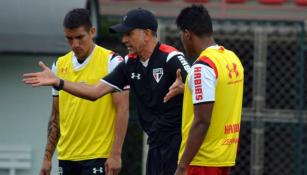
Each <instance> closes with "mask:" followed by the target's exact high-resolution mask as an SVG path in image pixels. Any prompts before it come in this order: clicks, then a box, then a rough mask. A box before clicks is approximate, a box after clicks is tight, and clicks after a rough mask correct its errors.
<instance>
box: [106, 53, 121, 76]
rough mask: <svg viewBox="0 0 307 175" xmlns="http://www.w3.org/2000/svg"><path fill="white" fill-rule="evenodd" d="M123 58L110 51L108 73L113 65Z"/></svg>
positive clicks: (112, 68)
mask: <svg viewBox="0 0 307 175" xmlns="http://www.w3.org/2000/svg"><path fill="white" fill-rule="evenodd" d="M123 60H124V59H123V57H121V56H120V55H117V54H115V53H111V54H110V57H109V65H108V73H110V72H112V71H113V70H114V69H115V67H116V66H117V65H118V64H119V63H120V62H122V61H123Z"/></svg>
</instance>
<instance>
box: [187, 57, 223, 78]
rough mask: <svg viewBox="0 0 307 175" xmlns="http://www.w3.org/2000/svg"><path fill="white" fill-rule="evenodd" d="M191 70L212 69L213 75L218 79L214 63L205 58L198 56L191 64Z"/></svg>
mask: <svg viewBox="0 0 307 175" xmlns="http://www.w3.org/2000/svg"><path fill="white" fill-rule="evenodd" d="M192 67H193V69H195V68H196V69H197V68H199V67H202V68H206V69H212V70H213V71H214V74H215V76H216V78H218V71H217V67H216V65H215V63H214V62H213V61H212V60H211V59H210V58H209V57H207V56H200V57H198V58H197V60H196V61H195V62H194V63H193V66H192Z"/></svg>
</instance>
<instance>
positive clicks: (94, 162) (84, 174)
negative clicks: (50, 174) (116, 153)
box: [58, 158, 106, 175]
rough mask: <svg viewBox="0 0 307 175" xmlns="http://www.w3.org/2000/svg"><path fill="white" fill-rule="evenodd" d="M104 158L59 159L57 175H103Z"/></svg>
mask: <svg viewBox="0 0 307 175" xmlns="http://www.w3.org/2000/svg"><path fill="white" fill-rule="evenodd" d="M105 161H106V159H102V158H99V159H90V160H82V161H70V160H59V170H58V175H105V170H104V163H105Z"/></svg>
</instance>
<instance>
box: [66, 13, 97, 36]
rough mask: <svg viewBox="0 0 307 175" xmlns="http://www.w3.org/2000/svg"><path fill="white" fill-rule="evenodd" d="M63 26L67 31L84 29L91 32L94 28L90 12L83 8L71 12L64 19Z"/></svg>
mask: <svg viewBox="0 0 307 175" xmlns="http://www.w3.org/2000/svg"><path fill="white" fill-rule="evenodd" d="M63 26H64V27H65V28H67V29H75V28H79V27H84V28H85V30H86V31H89V30H90V29H91V28H92V26H93V25H92V22H91V19H90V12H89V11H88V10H86V9H82V8H76V9H73V10H71V11H69V12H68V13H67V14H66V16H65V18H64V22H63Z"/></svg>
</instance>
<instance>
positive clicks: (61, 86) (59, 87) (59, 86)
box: [53, 79, 64, 91]
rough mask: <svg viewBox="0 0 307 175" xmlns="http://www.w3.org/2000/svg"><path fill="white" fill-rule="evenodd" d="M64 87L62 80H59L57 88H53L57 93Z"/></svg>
mask: <svg viewBox="0 0 307 175" xmlns="http://www.w3.org/2000/svg"><path fill="white" fill-rule="evenodd" d="M63 87H64V80H62V79H60V84H59V85H58V86H53V88H54V89H55V90H57V91H60V90H62V89H63Z"/></svg>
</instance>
